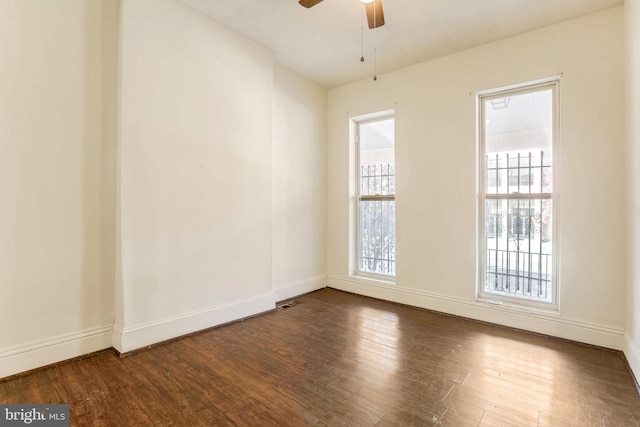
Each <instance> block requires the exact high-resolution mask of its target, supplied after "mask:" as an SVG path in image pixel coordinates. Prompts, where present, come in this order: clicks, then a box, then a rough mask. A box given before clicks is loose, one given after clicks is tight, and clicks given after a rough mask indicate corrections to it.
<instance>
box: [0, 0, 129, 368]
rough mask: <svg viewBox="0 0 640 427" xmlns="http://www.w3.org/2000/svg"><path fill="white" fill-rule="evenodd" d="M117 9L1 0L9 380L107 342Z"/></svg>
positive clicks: (4, 345) (2, 313) (3, 267)
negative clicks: (104, 154)
mask: <svg viewBox="0 0 640 427" xmlns="http://www.w3.org/2000/svg"><path fill="white" fill-rule="evenodd" d="M117 9H118V3H117V1H105V2H101V3H98V2H94V1H89V0H87V1H82V0H60V1H55V2H48V1H44V2H43V1H38V0H16V1H2V2H0V57H1V58H2V66H1V67H0V94H1V95H0V150H1V151H2V155H1V156H0V194H2V197H3V200H4V203H3V208H2V209H1V210H0V254H1V256H0V292H1V293H2V298H1V302H0V304H1V308H0V324H2V325H4V326H3V330H2V334H0V377H2V376H5V375H9V374H11V373H15V372H18V371H21V370H24V369H29V368H33V367H35V366H39V365H42V364H46V363H52V362H55V361H58V360H61V359H66V358H69V357H73V356H76V355H78V353H79V354H82V353H86V352H90V351H94V350H97V349H102V348H105V347H108V346H110V329H111V325H112V322H113V309H114V308H113V285H112V283H110V281H111V278H112V276H113V256H112V251H111V250H110V246H112V244H111V243H110V242H112V239H113V205H112V203H110V202H109V199H110V197H111V198H112V197H113V183H114V176H113V168H112V167H111V166H110V165H112V162H110V161H109V159H108V155H107V156H103V153H105V152H109V150H110V149H112V148H110V147H114V141H115V139H114V134H113V132H111V133H110V132H109V131H108V130H106V129H107V128H108V127H113V125H114V122H113V112H114V108H115V94H114V92H112V91H111V87H110V85H111V84H112V82H113V81H114V79H115V74H114V71H115V70H114V66H115V62H114V61H115V56H114V54H113V44H111V43H109V42H107V40H108V39H111V40H114V37H115V34H116V29H117ZM103 73H111V76H112V77H111V79H110V78H108V77H105V76H104V74H103Z"/></svg>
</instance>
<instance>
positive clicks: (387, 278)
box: [351, 110, 397, 284]
mask: <svg viewBox="0 0 640 427" xmlns="http://www.w3.org/2000/svg"><path fill="white" fill-rule="evenodd" d="M389 119H393V121H394V142H393V154H394V175H395V163H396V162H395V155H396V143H395V119H396V118H395V111H394V110H386V111H380V112H378V113H373V114H367V115H364V116H358V117H353V118H352V119H351V120H352V122H353V124H354V141H355V158H354V160H355V163H354V166H355V168H354V169H355V170H354V172H355V173H354V178H355V222H354V228H355V230H354V234H353V235H354V237H355V254H354V261H355V266H354V269H353V270H354V275H355V276H358V277H362V278H366V279H373V280H377V281H382V282H385V283H388V284H395V280H396V276H397V259H396V260H395V264H396V268H395V271H396V273H395V274H385V273H375V272H370V271H365V270H362V269H361V265H362V246H361V238H360V202H361V201H362V200H374V201H375V200H379V201H389V200H392V201H393V202H394V218H397V215H396V213H397V211H396V206H397V205H396V203H395V201H396V193H397V191H394V193H393V195H363V194H361V190H362V188H361V164H360V156H361V153H360V126H361V125H366V124H369V123H375V122H380V121H384V120H389ZM394 224H395V221H394ZM396 230H397V228H396ZM394 234H395V235H396V245H397V233H394Z"/></svg>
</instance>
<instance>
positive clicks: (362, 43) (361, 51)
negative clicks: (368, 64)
mask: <svg viewBox="0 0 640 427" xmlns="http://www.w3.org/2000/svg"><path fill="white" fill-rule="evenodd" d="M360 62H364V23H363V22H362V19H361V20H360Z"/></svg>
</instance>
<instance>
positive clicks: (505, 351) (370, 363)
mask: <svg viewBox="0 0 640 427" xmlns="http://www.w3.org/2000/svg"><path fill="white" fill-rule="evenodd" d="M295 301H296V303H297V304H295V305H293V306H292V307H290V308H287V309H282V310H276V311H274V312H270V313H267V314H265V315H262V316H259V317H255V318H251V319H247V320H245V321H242V322H237V323H234V324H230V325H227V326H223V327H220V328H216V329H212V330H209V331H206V332H203V333H200V334H197V335H193V336H190V337H186V338H183V339H180V340H176V341H172V342H169V343H167V344H164V345H161V346H158V347H155V348H153V349H150V350H146V351H141V352H137V353H134V354H132V355H130V356H127V357H124V358H118V357H117V356H116V355H115V354H113V353H111V352H105V353H102V354H98V355H96V356H93V357H90V358H87V359H84V360H77V361H74V362H71V363H67V364H63V365H60V366H56V367H52V368H48V369H46V370H42V371H39V372H35V373H32V374H28V375H26V376H22V377H18V378H15V379H11V380H8V381H4V382H0V402H2V403H68V404H70V405H71V425H78V426H93V425H96V426H98V425H104V426H134V425H135V426H145V425H157V426H171V425H173V426H200V425H202V426H210V425H221V426H224V425H240V426H308V425H310V426H324V425H330V426H373V425H376V426H429V425H442V426H479V425H480V426H625V425H627V426H639V425H640V400H639V399H638V397H637V395H636V389H635V384H634V382H633V379H632V377H631V374H630V372H629V371H628V369H627V366H626V364H625V361H624V359H623V357H622V356H621V354H620V353H617V352H614V351H608V350H604V349H601V348H595V347H590V346H584V345H580V344H577V343H572V342H567V341H562V340H556V339H551V338H547V337H541V336H538V335H534V334H528V333H523V332H518V331H513V330H510V329H507V328H500V327H493V326H489V325H485V324H481V323H477V322H471V321H467V320H464V319H460V318H456V317H450V316H444V315H440V314H436V313H431V312H428V311H423V310H418V309H413V308H410V307H405V306H401V305H396V304H393V303H387V302H383V301H378V300H375V299H370V298H366V297H360V296H356V295H352V294H348V293H343V292H339V291H335V290H331V289H324V290H321V291H317V292H314V293H311V294H308V295H305V296H302V297H299V298H297V299H296V300H295Z"/></svg>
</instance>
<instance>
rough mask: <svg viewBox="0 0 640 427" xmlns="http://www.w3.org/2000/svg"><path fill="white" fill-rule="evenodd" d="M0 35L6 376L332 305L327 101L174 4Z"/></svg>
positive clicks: (10, 10) (75, 5)
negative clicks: (312, 302) (317, 292)
mask: <svg viewBox="0 0 640 427" xmlns="http://www.w3.org/2000/svg"><path fill="white" fill-rule="evenodd" d="M0 23H1V24H2V26H1V27H0V34H1V36H2V37H1V40H0V55H1V56H2V58H3V66H2V67H0V77H1V81H0V93H2V95H3V96H2V97H1V99H0V110H1V112H2V114H1V115H0V121H1V122H0V143H1V144H2V150H3V155H2V156H0V158H1V159H2V160H0V161H1V162H2V169H1V170H0V182H1V184H0V185H1V186H2V191H3V193H2V194H3V196H4V197H5V199H6V200H7V201H8V203H7V207H6V208H5V209H3V210H2V214H1V215H4V217H2V221H1V224H0V236H1V237H2V240H1V242H0V245H1V246H0V247H2V254H3V256H2V257H0V265H1V266H2V268H0V286H1V290H2V292H3V299H2V301H3V303H2V309H0V322H2V324H4V325H10V327H5V328H4V332H3V334H2V335H0V377H3V376H6V375H11V374H14V373H16V372H20V371H23V370H26V369H32V368H36V367H38V366H42V365H45V364H48V363H52V362H56V361H58V360H62V359H66V358H70V357H74V356H78V355H81V354H84V353H87V352H90V351H94V350H98V349H102V348H107V347H110V346H112V345H113V346H115V347H116V348H118V349H119V350H121V351H128V350H132V349H134V348H137V347H140V346H142V345H147V344H150V343H154V342H158V341H161V340H164V339H167V338H170V337H172V336H176V335H181V334H184V333H187V332H190V331H193V330H197V329H202V328H206V327H209V326H212V325H216V324H219V323H223V322H226V321H230V320H235V319H239V318H242V317H245V316H248V315H252V314H256V313H259V312H261V311H264V310H267V309H271V308H273V307H274V303H275V300H276V299H277V298H282V299H284V298H289V297H291V296H293V295H296V294H297V293H300V292H306V291H309V290H313V289H317V288H318V287H321V286H324V256H325V249H324V248H325V232H324V222H325V201H324V200H325V187H324V182H325V166H324V165H325V157H324V152H325V149H324V139H325V138H324V129H325V107H326V106H325V98H326V91H325V89H323V88H322V87H320V86H319V85H317V84H315V83H312V82H311V81H309V80H308V79H306V78H304V77H302V76H299V75H297V74H295V73H293V72H291V71H289V70H287V69H286V68H284V67H281V66H279V65H277V64H274V61H273V55H272V53H271V52H270V51H269V50H267V49H265V48H264V47H262V46H260V45H259V44H257V43H255V42H253V41H251V40H249V39H247V38H246V37H244V36H241V35H239V34H238V33H235V32H234V31H231V30H229V29H228V28H226V27H225V26H223V25H221V24H218V23H216V22H214V21H212V20H210V19H208V18H205V17H204V16H202V15H200V14H198V13H196V12H194V11H192V10H191V9H189V8H187V7H186V6H184V5H183V4H181V3H178V2H174V1H171V0H124V1H122V4H120V1H119V0H104V1H101V2H96V1H93V0H91V1H89V0H86V1H82V0H60V1H56V2H49V1H40V0H16V1H5V2H1V3H0ZM114 320H115V323H114Z"/></svg>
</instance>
